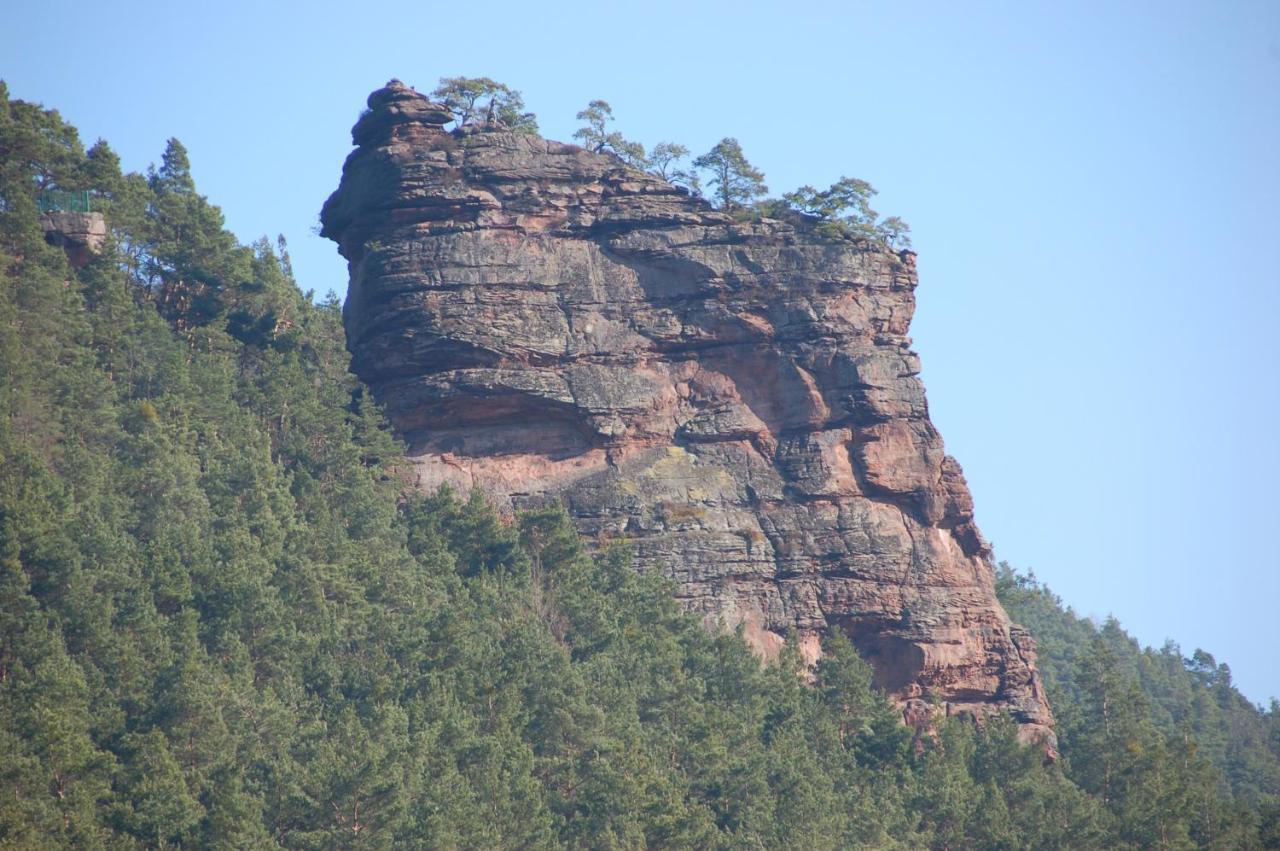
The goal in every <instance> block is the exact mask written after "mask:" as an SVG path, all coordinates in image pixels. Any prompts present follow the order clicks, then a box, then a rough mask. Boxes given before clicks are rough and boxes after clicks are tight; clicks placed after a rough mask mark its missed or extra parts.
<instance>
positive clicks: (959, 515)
mask: <svg viewBox="0 0 1280 851" xmlns="http://www.w3.org/2000/svg"><path fill="white" fill-rule="evenodd" d="M369 106H370V110H371V111H370V112H369V113H367V114H366V115H365V116H363V117H362V118H361V120H360V122H359V123H358V124H357V125H356V128H355V131H354V137H355V141H356V143H357V145H358V146H359V147H358V148H357V149H356V150H355V151H354V152H353V153H352V154H351V156H350V157H349V158H348V160H347V162H346V165H345V167H344V170H343V177H342V184H341V187H340V188H339V189H338V191H337V192H335V193H334V195H333V196H332V197H331V198H330V199H329V200H328V202H327V203H326V204H325V207H324V211H323V213H322V217H321V219H322V223H323V234H324V235H326V236H328V237H330V238H332V239H334V240H335V241H337V242H338V244H339V247H340V250H341V252H342V254H343V256H344V257H346V258H347V260H348V261H349V265H350V272H351V284H350V290H349V293H348V298H347V302H346V307H345V321H346V328H347V338H348V346H349V348H350V349H351V352H352V354H353V357H354V360H353V364H354V369H355V371H356V372H357V373H358V374H359V375H360V376H361V377H362V378H363V379H364V380H365V381H366V382H368V383H369V384H370V385H371V386H372V388H373V390H374V392H375V394H376V395H377V397H378V399H379V400H381V402H382V403H384V404H385V406H386V408H387V411H388V413H389V415H390V417H391V420H392V422H393V423H394V424H395V426H396V428H397V429H398V430H399V431H400V432H401V433H402V434H403V435H404V437H405V438H406V439H407V441H408V443H409V445H410V447H411V455H412V457H413V459H414V462H415V464H416V466H417V474H418V477H419V482H420V485H421V486H422V487H423V488H425V489H434V488H435V487H436V486H438V485H440V484H442V483H445V482H448V483H451V484H453V485H454V486H456V487H458V488H460V489H462V490H464V491H465V490H467V489H470V488H472V487H480V488H483V489H484V490H485V491H487V492H488V493H489V494H491V495H492V496H493V497H494V498H495V499H497V500H498V501H500V502H501V503H504V504H508V505H512V506H515V507H520V506H526V505H531V504H537V503H539V502H542V501H545V500H549V499H557V500H561V501H563V502H564V504H565V505H566V506H567V507H568V509H569V511H570V513H571V514H572V516H573V517H574V519H575V520H576V522H577V524H578V526H579V527H580V529H581V530H582V531H583V532H584V533H585V534H586V535H588V536H590V537H593V538H595V539H598V540H600V541H607V540H610V539H618V538H625V539H627V540H629V541H630V542H631V544H632V548H633V550H634V553H635V560H636V564H637V566H638V568H639V569H641V570H660V571H663V572H665V573H667V574H668V575H670V576H671V577H672V578H673V579H674V580H675V581H676V583H677V584H678V587H679V595H680V597H681V599H682V600H683V601H685V603H687V605H689V606H690V607H691V608H693V609H695V610H697V611H700V612H702V613H704V614H705V616H706V617H707V619H708V621H709V622H710V623H711V624H715V623H718V622H720V623H724V624H726V625H729V626H736V625H742V627H743V629H744V634H745V635H746V636H747V638H748V639H749V640H750V641H751V642H752V643H753V644H754V645H755V646H756V647H757V648H758V649H760V650H761V652H763V653H765V654H766V655H767V654H771V653H775V652H776V651H777V649H778V648H779V647H780V646H781V645H782V644H783V642H784V640H785V636H786V635H788V634H789V633H793V634H794V635H795V636H796V640H798V641H799V642H800V646H801V649H802V650H803V651H804V652H805V653H806V654H807V655H809V656H810V657H811V658H812V657H814V656H816V654H817V653H818V643H819V639H820V635H821V633H822V631H823V630H825V629H828V628H833V627H834V628H840V629H843V630H845V631H846V632H847V633H848V634H849V635H850V636H851V637H852V639H853V640H854V642H855V643H856V644H857V646H858V647H859V648H860V650H861V651H862V652H863V654H864V655H865V656H866V657H867V658H868V659H869V660H870V661H871V662H872V664H873V665H874V667H875V670H876V677H877V680H878V682H879V684H880V685H881V686H883V687H884V688H885V689H886V690H888V691H889V692H890V693H891V694H893V695H894V696H895V697H896V698H897V699H898V700H899V701H900V702H901V703H902V704H903V707H904V711H905V712H906V714H907V716H908V717H909V718H921V717H928V716H929V715H930V714H931V713H932V712H935V711H939V710H938V709H936V708H934V707H935V706H937V707H940V708H941V709H944V710H945V711H946V712H948V713H955V712H974V713H983V712H987V711H990V710H992V709H993V708H1004V709H1008V710H1009V711H1011V712H1012V714H1013V715H1014V716H1015V717H1016V718H1017V719H1018V720H1019V721H1020V722H1021V723H1022V724H1024V725H1026V726H1025V729H1026V730H1027V731H1028V733H1036V732H1040V731H1046V730H1047V726H1048V725H1050V724H1052V718H1051V716H1050V713H1049V710H1048V706H1047V704H1046V702H1045V698H1044V692H1043V689H1042V687H1041V685H1040V682H1039V678H1038V676H1037V674H1036V670H1035V653H1034V648H1033V645H1032V641H1031V639H1030V637H1029V636H1028V635H1027V633H1026V632H1025V631H1024V630H1022V629H1021V628H1019V627H1017V626H1015V625H1012V624H1010V622H1009V619H1008V617H1007V616H1006V615H1005V613H1004V611H1003V610H1002V609H1001V607H1000V604H999V602H998V601H997V600H996V597H995V594H994V591H993V576H992V570H991V564H990V553H989V550H988V547H987V545H986V543H985V542H984V541H983V538H982V536H981V534H980V533H979V532H978V529H977V527H976V526H975V525H974V520H973V503H972V500H971V498H970V496H969V491H968V488H967V487H966V485H965V481H964V476H963V474H962V473H961V470H960V466H959V464H957V463H956V462H955V461H954V460H953V459H952V458H950V457H949V456H947V455H946V453H945V452H944V450H943V445H942V440H941V438H940V437H939V435H938V433H937V431H936V430H935V429H934V427H933V425H932V423H931V422H930V421H929V416H928V409H927V406H926V403H925V396H924V388H923V386H922V385H921V382H920V380H919V378H918V373H919V371H920V365H919V361H918V358H917V356H916V355H915V353H914V352H912V351H911V349H910V339H909V338H908V337H907V336H906V335H907V330H908V325H909V323H910V321H911V316H912V312H913V310H914V306H915V302H914V294H913V291H914V289H915V286H916V270H915V258H914V255H913V254H911V253H909V252H903V253H896V252H893V251H890V250H888V249H886V248H884V247H883V246H880V245H874V244H866V243H856V242H836V241H832V240H830V239H825V238H823V237H821V236H819V235H817V234H816V233H814V232H813V230H812V228H811V227H810V226H809V225H808V224H806V222H804V221H802V220H797V221H795V222H790V223H786V222H781V221H774V220H768V219H766V220H763V221H757V222H749V223H743V222H736V221H734V220H733V219H731V218H730V217H729V216H727V215H725V214H723V213H721V212H718V211H716V210H714V209H712V208H710V207H709V206H708V205H707V204H706V203H704V202H702V201H700V200H698V199H695V198H691V197H690V196H689V195H688V194H687V193H685V192H684V191H683V190H681V189H678V188H676V187H673V186H672V185H670V184H668V183H666V182H665V181H663V180H661V179H659V178H657V177H655V176H653V175H649V174H646V173H643V172H640V171H637V170H635V169H631V168H627V167H625V166H624V165H622V163H620V162H619V161H618V160H616V159H615V158H613V157H611V156H608V155H603V154H593V153H589V152H585V151H583V150H581V149H579V148H577V147H576V146H572V145H564V144H560V143H558V142H552V141H548V140H546V139H541V138H539V137H537V136H532V135H525V134H520V133H513V132H505V131H486V132H469V133H467V134H452V133H449V132H446V131H445V130H444V129H443V127H442V124H443V123H445V122H446V121H447V119H448V113H447V111H445V110H444V109H443V107H439V106H437V105H434V104H431V103H429V102H428V101H427V100H426V99H425V98H423V97H422V96H420V95H418V94H417V93H416V92H413V91H412V90H411V89H408V88H407V87H404V86H403V85H402V84H400V83H398V82H396V81H393V82H392V83H391V84H389V85H388V87H387V88H384V89H382V90H379V91H377V92H375V93H374V94H373V95H372V96H371V97H370V99H369Z"/></svg>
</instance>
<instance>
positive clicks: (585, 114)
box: [573, 100, 647, 168]
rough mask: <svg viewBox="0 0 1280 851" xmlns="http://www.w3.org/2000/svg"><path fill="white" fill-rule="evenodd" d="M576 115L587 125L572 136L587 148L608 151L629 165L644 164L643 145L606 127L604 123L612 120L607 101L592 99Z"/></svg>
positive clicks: (597, 151) (611, 111)
mask: <svg viewBox="0 0 1280 851" xmlns="http://www.w3.org/2000/svg"><path fill="white" fill-rule="evenodd" d="M577 117H578V120H579V121H585V122H587V126H586V127H582V128H580V129H579V130H577V131H576V132H575V133H574V134H573V138H575V139H578V140H580V141H581V142H582V144H583V146H584V147H585V148H586V149H587V150H589V151H594V152H596V153H601V152H604V151H608V152H609V153H612V154H613V155H614V156H616V157H618V159H620V160H622V161H623V162H624V163H626V164H627V165H629V166H634V167H636V168H643V167H644V166H645V164H646V163H647V160H646V159H645V155H644V145H642V144H640V143H639V142H631V141H628V140H627V139H625V138H624V137H623V135H622V134H621V133H619V132H618V131H616V130H609V129H607V126H606V125H608V124H609V123H610V122H612V121H613V120H614V119H613V109H612V108H611V107H610V106H609V104H608V102H606V101H602V100H593V101H591V103H589V104H587V108H586V109H584V110H582V111H581V112H579V113H578V116H577Z"/></svg>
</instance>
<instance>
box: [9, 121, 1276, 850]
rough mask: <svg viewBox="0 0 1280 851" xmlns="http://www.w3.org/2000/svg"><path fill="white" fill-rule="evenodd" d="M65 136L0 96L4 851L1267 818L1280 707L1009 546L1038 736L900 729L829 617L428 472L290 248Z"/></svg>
mask: <svg viewBox="0 0 1280 851" xmlns="http://www.w3.org/2000/svg"><path fill="white" fill-rule="evenodd" d="M78 144H79V143H78V142H77V141H76V135H75V133H74V130H73V129H71V128H69V127H67V126H66V125H65V124H63V122H62V121H61V119H60V118H59V117H58V116H57V115H56V113H52V112H47V111H44V110H41V109H39V108H38V107H32V106H30V105H26V104H20V103H17V102H8V101H6V102H5V103H4V104H3V110H0V151H4V152H5V155H4V160H3V162H2V163H0V200H2V201H3V203H2V204H0V271H2V273H3V282H2V285H0V401H2V404H0V411H3V414H2V415H0V754H3V758H0V846H4V847H24V848H37V847H75V848H106V847H111V848H159V847H174V846H184V847H228V848H231V847H234V848H269V847H282V848H299V849H314V848H334V849H337V848H400V847H413V848H503V847H522V848H524V847H527V848H566V847H569V848H574V847H576V848H644V847H668V848H724V849H729V848H734V849H736V848H776V847H808V848H819V849H822V848H831V849H834V848H901V849H906V848H912V849H914V848H957V847H966V848H968V847H982V848H1076V847H1079V848H1100V847H1170V848H1172V847H1185V846H1186V845H1187V844H1188V843H1195V844H1197V845H1203V846H1206V847H1221V848H1251V847H1258V846H1259V843H1260V842H1268V841H1272V840H1273V839H1274V837H1275V836H1276V835H1277V833H1280V828H1278V827H1277V824H1280V811H1278V810H1277V808H1276V807H1275V799H1274V789H1275V787H1274V786H1273V785H1270V784H1271V783H1272V781H1271V780H1270V779H1268V778H1269V777H1270V775H1268V774H1267V772H1268V771H1269V770H1270V768H1269V766H1271V765H1272V762H1271V761H1269V760H1272V758H1273V757H1274V754H1275V752H1276V750H1277V748H1278V747H1280V725H1278V724H1277V722H1276V714H1277V713H1276V709H1275V708H1274V707H1273V708H1272V710H1271V712H1270V713H1268V714H1265V715H1264V714H1262V713H1259V712H1258V711H1257V710H1256V709H1255V708H1252V707H1248V706H1247V704H1242V703H1241V702H1239V700H1238V694H1237V693H1236V692H1235V691H1234V689H1232V687H1231V686H1230V677H1229V672H1228V671H1226V669H1225V667H1224V666H1221V665H1218V664H1217V663H1216V661H1214V660H1213V659H1212V658H1211V657H1209V656H1208V655H1207V654H1197V655H1196V656H1195V657H1194V658H1193V659H1192V660H1185V661H1184V660H1182V659H1181V657H1180V655H1179V656H1178V657H1177V665H1176V666H1174V665H1173V664H1172V659H1173V656H1172V655H1171V654H1172V653H1173V651H1169V652H1168V653H1166V652H1164V651H1162V652H1161V653H1159V654H1151V652H1150V651H1138V650H1136V646H1130V644H1129V643H1127V638H1126V637H1125V636H1124V635H1123V633H1122V632H1121V631H1119V629H1118V627H1116V628H1114V629H1112V628H1110V627H1109V626H1108V627H1106V628H1104V629H1102V630H1096V629H1094V628H1093V627H1092V626H1091V625H1088V624H1087V623H1085V622H1081V621H1078V620H1076V619H1073V618H1072V616H1070V613H1064V612H1062V611H1061V609H1060V607H1058V606H1057V603H1056V601H1055V600H1053V599H1052V598H1051V597H1049V596H1047V592H1044V591H1043V590H1042V589H1039V588H1038V587H1036V586H1033V585H1027V584H1026V583H1024V582H1020V581H1018V580H1014V579H1011V578H1010V576H1009V575H1008V574H1005V575H1003V576H1002V581H1001V588H1002V592H1003V593H1005V594H1006V599H1007V600H1009V601H1010V602H1009V605H1010V607H1011V609H1013V610H1014V611H1015V612H1016V613H1017V617H1019V618H1021V619H1023V620H1024V621H1026V622H1028V623H1030V624H1031V625H1032V628H1033V630H1034V631H1036V632H1037V634H1039V635H1041V646H1042V659H1043V660H1044V664H1045V676H1046V682H1047V684H1048V686H1049V688H1050V695H1051V697H1052V698H1053V700H1054V701H1055V706H1056V707H1057V708H1058V711H1059V714H1060V716H1061V718H1062V721H1061V727H1060V729H1061V733H1062V752H1063V759H1062V760H1060V761H1059V762H1058V763H1055V764H1049V765H1046V764H1045V761H1044V759H1043V755H1042V752H1041V751H1040V750H1038V749H1036V748H1030V747H1027V746H1025V745H1023V744H1021V743H1019V741H1018V740H1017V730H1016V728H1015V727H1014V725H1012V724H1011V723H1008V722H1005V721H1002V720H1000V719H989V720H988V721H987V722H986V723H985V724H984V725H982V726H981V727H978V726H976V725H974V724H973V723H972V722H971V721H968V720H964V719H948V720H946V721H945V722H943V723H940V724H939V726H938V728H937V730H935V731H932V732H931V733H926V734H917V733H914V732H912V731H910V730H908V729H907V728H905V727H904V726H903V725H902V724H901V723H900V721H899V719H900V714H899V711H898V709H897V708H896V707H895V706H893V705H892V704H891V703H890V702H888V701H887V700H886V699H885V698H884V697H883V696H881V695H879V694H877V693H876V692H874V691H873V690H872V688H871V671H870V669H869V667H868V666H867V664H866V663H865V662H863V660H862V659H861V658H860V657H859V656H858V654H857V652H856V650H855V649H854V647H853V645H852V644H851V643H850V642H849V641H848V639H847V638H845V637H844V636H843V634H842V633H841V632H840V631H839V630H835V631H833V632H832V634H831V635H830V636H829V637H828V639H827V642H826V646H825V656H824V657H823V659H822V660H821V661H820V663H819V664H818V666H817V668H816V670H814V671H812V672H809V671H806V670H805V669H804V666H803V665H802V663H801V661H800V659H799V657H798V654H797V653H796V652H795V651H794V650H793V649H792V650H788V651H786V652H784V653H783V655H782V658H781V659H780V660H779V661H778V662H777V663H776V664H771V665H767V666H762V665H761V664H760V662H759V660H758V659H757V658H756V657H755V656H754V655H752V653H751V652H750V651H749V649H748V648H747V646H746V644H745V642H743V641H742V639H741V638H740V637H739V636H737V635H731V634H719V635H713V634H710V633H708V632H707V631H705V630H704V629H703V628H702V627H701V626H700V625H699V623H698V622H697V621H696V620H695V619H694V618H693V617H692V616H690V615H689V614H687V613H685V612H683V611H682V610H681V609H680V607H679V606H678V605H677V604H676V603H675V601H674V599H673V596H672V593H671V591H672V589H671V587H670V586H669V585H668V584H667V583H666V582H664V581H663V580H661V579H659V578H657V577H656V576H653V575H644V576H642V575H640V574H638V573H637V572H636V571H635V570H633V569H632V568H631V565H630V563H629V557H628V553H627V550H626V548H625V547H622V546H615V547H612V548H609V549H606V550H604V551H601V552H595V553H592V552H588V551H587V550H586V549H585V548H584V546H583V544H582V543H581V541H580V540H579V538H578V536H577V535H576V534H575V533H574V530H573V527H572V526H571V524H570V522H569V519H568V517H567V516H566V515H565V513H564V512H563V511H561V510H559V509H548V510H543V511H537V512H531V513H528V514H525V515H522V516H519V517H516V518H510V517H503V516H500V515H499V514H498V513H496V512H495V511H494V510H493V509H492V508H491V507H490V506H488V505H487V504H486V503H485V501H484V500H483V499H482V498H481V497H480V496H479V495H478V494H472V495H470V497H469V498H467V499H465V500H463V499H460V498H459V497H457V496H455V495H454V494H451V493H449V492H447V491H442V492H440V493H436V494H433V495H430V496H423V495H419V494H414V493H412V492H409V491H408V490H407V489H406V488H405V487H404V485H403V483H402V482H401V480H400V478H399V472H398V470H399V468H400V466H402V465H403V461H402V459H401V458H400V447H399V445H398V443H397V442H396V441H395V440H394V439H393V438H392V437H391V435H390V433H389V432H388V430H387V427H386V425H385V423H384V421H383V419H382V417H381V415H380V413H379V411H378V409H377V407H376V405H373V404H372V403H371V402H370V401H369V399H368V396H367V392H366V391H365V389H364V388H362V387H361V386H360V385H359V384H358V382H357V381H356V380H355V379H354V378H353V377H352V376H351V375H350V374H349V372H348V371H347V366H348V355H347V353H346V350H345V347H344V340H343V333H342V326H341V316H340V310H339V306H338V304H337V301H336V299H333V298H330V299H328V300H327V301H325V302H324V303H322V304H318V305H317V304H312V303H311V301H310V299H309V298H306V297H304V296H303V295H302V293H300V292H299V291H298V289H297V287H296V284H295V283H294V281H293V279H292V274H291V272H290V271H289V268H288V263H287V259H286V257H285V252H284V250H283V247H282V246H278V247H277V248H275V249H273V247H272V246H271V244H270V243H268V242H267V241H266V240H265V239H264V240H261V241H259V242H258V243H256V244H255V245H253V246H241V245H237V244H236V242H235V240H234V239H232V238H231V236H230V235H229V234H228V233H226V231H225V230H224V229H223V228H222V224H221V216H220V213H218V212H217V208H216V207H213V206H212V205H210V204H209V203H208V201H207V200H205V199H204V198H203V197H202V196H200V195H199V193H198V192H197V189H196V185H195V182H194V177H193V176H192V168H191V164H190V162H189V160H188V157H187V155H186V152H185V151H184V150H183V149H182V148H181V145H180V144H179V143H177V142H176V141H174V142H171V143H170V144H169V146H168V149H167V150H166V155H165V157H164V159H163V161H162V167H161V168H160V169H158V170H156V171H155V172H154V173H153V174H152V175H151V176H150V178H149V179H148V178H143V177H141V176H139V175H122V174H119V172H118V163H117V161H116V160H114V159H113V157H112V155H110V149H109V148H106V147H105V145H104V144H102V143H100V144H99V145H98V146H95V148H94V150H96V151H97V153H96V154H93V155H92V156H91V155H89V154H85V153H83V152H82V151H81V150H80V149H79V147H78ZM19 154H20V155H19ZM90 173H92V174H93V177H92V180H93V181H94V183H95V185H97V186H100V187H103V188H102V190H101V191H102V193H103V196H102V197H103V200H104V204H105V209H106V215H107V218H108V224H109V226H110V228H111V232H112V234H113V237H114V238H113V240H112V244H111V246H110V249H109V250H108V251H106V252H105V253H104V255H103V256H102V257H100V258H98V259H96V260H94V261H93V262H91V263H89V264H88V265H87V266H85V267H84V268H82V269H78V270H77V269H72V268H71V267H70V266H69V265H68V264H67V262H66V259H65V257H64V256H63V254H62V251H61V249H58V248H54V247H51V246H48V245H46V244H45V242H44V240H43V238H42V234H41V231H40V228H39V224H38V218H37V214H36V209H35V204H34V198H35V196H36V194H37V193H38V192H39V190H40V188H41V185H42V184H43V183H52V184H55V185H59V186H77V185H83V184H82V183H77V181H84V180H86V179H87V178H86V177H85V175H86V174H90ZM197 286H199V287H203V289H200V290H193V289H192V288H195V287H197ZM166 287H168V288H169V292H166ZM183 293H185V295H182V294H183ZM180 295H182V297H181V298H180V297H179V296H180ZM1060 637H1061V640H1060ZM1077 638H1084V639H1088V640H1082V641H1077V640H1076V639H1077ZM795 644H796V642H791V643H790V645H789V646H790V647H794V646H795ZM1135 684H1136V685H1135ZM1237 740H1239V741H1240V742H1241V743H1242V744H1241V745H1240V746H1239V747H1238V746H1237ZM1241 748H1244V749H1250V748H1257V749H1258V750H1259V754H1257V755H1255V756H1254V758H1253V761H1252V762H1251V761H1249V760H1248V759H1247V758H1246V755H1245V754H1244V753H1243V751H1242V750H1241ZM1202 754H1207V756H1202ZM1268 754H1270V756H1268Z"/></svg>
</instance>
